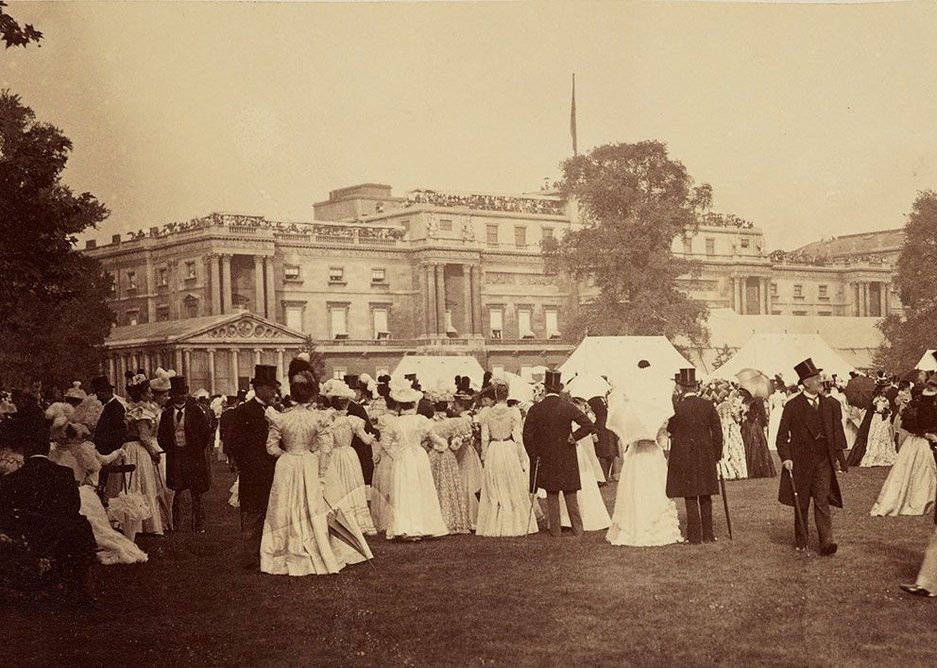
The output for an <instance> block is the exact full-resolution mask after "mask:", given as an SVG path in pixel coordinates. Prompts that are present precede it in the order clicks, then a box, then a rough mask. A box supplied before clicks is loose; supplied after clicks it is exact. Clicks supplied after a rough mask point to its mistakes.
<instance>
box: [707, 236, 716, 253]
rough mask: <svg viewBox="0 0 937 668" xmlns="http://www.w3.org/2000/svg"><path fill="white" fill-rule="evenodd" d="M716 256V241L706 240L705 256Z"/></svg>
mask: <svg viewBox="0 0 937 668" xmlns="http://www.w3.org/2000/svg"><path fill="white" fill-rule="evenodd" d="M715 254H716V240H715V239H707V240H706V255H715Z"/></svg>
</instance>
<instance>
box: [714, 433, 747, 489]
mask: <svg viewBox="0 0 937 668" xmlns="http://www.w3.org/2000/svg"><path fill="white" fill-rule="evenodd" d="M722 441H723V449H722V459H721V460H720V461H719V472H720V473H721V474H722V477H723V478H725V479H726V480H744V479H745V478H747V477H748V463H747V461H746V459H745V443H744V442H743V441H742V431H741V429H739V426H738V424H736V423H735V422H730V421H728V420H726V421H724V422H723V423H722Z"/></svg>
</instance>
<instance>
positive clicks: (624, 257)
mask: <svg viewBox="0 0 937 668" xmlns="http://www.w3.org/2000/svg"><path fill="white" fill-rule="evenodd" d="M562 167H563V180H562V182H561V183H560V192H561V194H562V195H563V196H565V197H567V198H573V199H575V201H576V202H578V206H579V214H580V218H581V221H582V227H581V228H580V229H577V230H575V231H571V232H569V233H567V234H566V235H565V236H564V237H563V238H562V239H561V240H559V241H558V242H556V243H552V244H547V245H546V246H545V247H544V254H545V256H546V259H547V263H548V265H550V266H552V267H553V268H554V269H557V270H561V271H566V272H568V273H570V274H571V275H572V277H573V278H574V279H576V280H582V279H584V278H587V277H591V278H592V279H594V285H595V288H596V289H597V291H598V294H597V295H596V296H595V298H594V299H593V300H592V301H591V302H590V303H588V304H584V305H582V306H581V307H580V308H579V314H578V316H577V318H576V320H575V321H574V322H573V323H571V325H572V329H573V332H572V333H573V335H574V336H581V335H583V334H585V333H587V332H588V333H590V334H604V335H661V334H662V335H665V336H667V337H669V338H671V339H673V338H677V337H681V336H683V337H686V338H688V339H689V340H691V341H692V342H693V343H695V344H698V345H703V344H705V343H706V342H707V339H708V333H707V331H706V327H705V321H706V318H707V315H708V309H707V307H706V304H705V303H703V302H701V301H697V300H695V299H692V298H691V297H690V296H689V295H687V294H686V293H685V292H684V291H682V290H680V289H679V287H678V285H677V279H678V278H679V277H681V276H687V275H693V274H695V273H696V272H697V271H698V266H697V263H696V262H693V261H690V260H688V259H685V258H682V257H677V256H675V255H674V254H673V252H672V244H673V240H674V239H675V238H676V237H677V236H679V235H681V234H684V233H685V232H687V231H691V230H693V229H694V228H695V227H696V225H697V224H698V220H699V216H700V215H702V214H703V213H704V212H705V211H707V210H708V208H709V206H710V204H711V198H712V190H711V188H710V187H709V186H708V185H702V186H698V187H694V186H693V180H692V178H690V175H689V174H688V173H687V170H686V168H685V167H684V166H683V164H681V163H680V162H679V161H677V160H674V159H672V158H671V157H670V156H668V155H667V147H666V146H665V145H664V144H663V143H661V142H658V141H644V142H640V143H637V144H606V145H604V146H599V147H597V148H595V149H593V150H592V151H590V152H589V153H588V154H585V155H579V156H575V157H573V158H570V159H569V160H566V161H565V162H564V163H563V165H562Z"/></svg>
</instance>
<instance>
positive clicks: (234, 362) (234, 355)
mask: <svg viewBox="0 0 937 668" xmlns="http://www.w3.org/2000/svg"><path fill="white" fill-rule="evenodd" d="M238 375H239V374H238V349H237V348H232V349H231V386H232V388H233V389H232V394H237V391H238V389H239V388H238Z"/></svg>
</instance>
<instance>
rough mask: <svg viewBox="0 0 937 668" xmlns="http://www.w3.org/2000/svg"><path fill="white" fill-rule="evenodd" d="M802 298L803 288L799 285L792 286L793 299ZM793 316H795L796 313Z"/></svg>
mask: <svg viewBox="0 0 937 668" xmlns="http://www.w3.org/2000/svg"><path fill="white" fill-rule="evenodd" d="M803 298H804V286H803V285H801V284H800V283H797V284H795V285H794V299H803ZM794 315H797V314H796V313H795V314H794Z"/></svg>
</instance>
